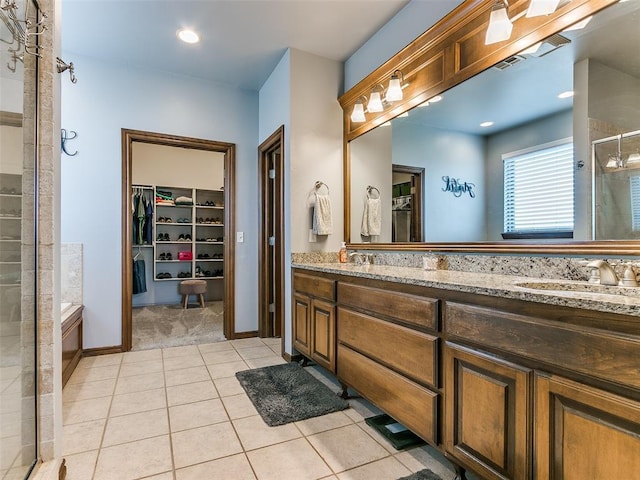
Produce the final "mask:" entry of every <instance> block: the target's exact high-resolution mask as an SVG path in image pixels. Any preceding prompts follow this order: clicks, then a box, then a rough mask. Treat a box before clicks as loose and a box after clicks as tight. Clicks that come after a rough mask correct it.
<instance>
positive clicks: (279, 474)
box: [247, 438, 332, 480]
mask: <svg viewBox="0 0 640 480" xmlns="http://www.w3.org/2000/svg"><path fill="white" fill-rule="evenodd" d="M292 452H295V455H292ZM247 457H248V458H249V462H250V463H251V466H252V467H253V469H254V471H255V472H256V476H257V477H258V480H282V479H285V478H290V479H295V480H316V479H319V478H323V477H326V476H328V475H331V473H332V472H331V470H330V469H329V467H328V466H327V464H326V463H325V462H324V461H323V460H322V458H321V457H320V455H318V453H317V452H316V451H315V450H314V449H313V448H312V447H311V445H309V443H308V442H307V441H306V440H305V439H303V438H299V439H297V440H291V441H289V442H285V443H279V444H277V445H271V446H270V447H265V448H260V449H258V450H253V451H251V452H248V453H247Z"/></svg>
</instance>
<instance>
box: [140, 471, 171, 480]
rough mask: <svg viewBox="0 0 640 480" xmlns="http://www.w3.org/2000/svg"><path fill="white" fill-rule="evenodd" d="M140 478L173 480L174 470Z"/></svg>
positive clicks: (143, 479) (145, 479)
mask: <svg viewBox="0 0 640 480" xmlns="http://www.w3.org/2000/svg"><path fill="white" fill-rule="evenodd" d="M140 480H173V470H172V471H170V472H166V473H161V474H160V475H152V476H150V477H144V478H141V479H140Z"/></svg>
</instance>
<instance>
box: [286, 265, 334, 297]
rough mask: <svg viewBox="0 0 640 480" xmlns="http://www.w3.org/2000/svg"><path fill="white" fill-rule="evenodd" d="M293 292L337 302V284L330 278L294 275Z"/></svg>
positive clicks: (296, 273) (302, 274)
mask: <svg viewBox="0 0 640 480" xmlns="http://www.w3.org/2000/svg"><path fill="white" fill-rule="evenodd" d="M293 290H294V291H296V292H302V293H306V294H308V295H310V296H312V297H316V298H324V299H325V300H331V301H335V299H336V282H335V280H330V279H328V278H322V277H316V276H315V275H306V274H304V273H298V272H295V273H294V274H293Z"/></svg>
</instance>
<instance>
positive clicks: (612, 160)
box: [606, 155, 620, 168]
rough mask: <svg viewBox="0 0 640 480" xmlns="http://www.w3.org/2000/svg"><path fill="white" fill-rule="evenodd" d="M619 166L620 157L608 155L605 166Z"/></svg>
mask: <svg viewBox="0 0 640 480" xmlns="http://www.w3.org/2000/svg"><path fill="white" fill-rule="evenodd" d="M619 167H620V159H619V158H618V156H617V155H609V159H608V161H607V165H606V168H619Z"/></svg>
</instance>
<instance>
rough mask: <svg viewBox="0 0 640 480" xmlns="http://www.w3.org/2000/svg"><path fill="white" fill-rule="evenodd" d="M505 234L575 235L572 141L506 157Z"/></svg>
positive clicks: (504, 156) (504, 157)
mask: <svg viewBox="0 0 640 480" xmlns="http://www.w3.org/2000/svg"><path fill="white" fill-rule="evenodd" d="M502 158H503V162H504V231H505V233H512V234H513V233H516V234H517V233H521V234H524V233H529V234H532V235H533V236H544V234H554V233H559V232H573V222H574V208H573V198H574V195H573V142H572V140H571V139H568V140H563V141H560V142H556V143H554V144H548V145H543V146H539V147H534V148H532V149H528V150H524V151H520V152H515V153H512V154H507V155H503V157H502Z"/></svg>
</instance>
